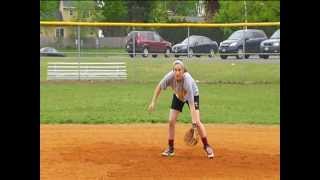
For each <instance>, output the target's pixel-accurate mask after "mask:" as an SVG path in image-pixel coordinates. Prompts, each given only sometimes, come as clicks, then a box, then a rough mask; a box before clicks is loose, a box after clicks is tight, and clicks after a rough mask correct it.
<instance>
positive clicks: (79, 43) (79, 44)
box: [78, 25, 81, 80]
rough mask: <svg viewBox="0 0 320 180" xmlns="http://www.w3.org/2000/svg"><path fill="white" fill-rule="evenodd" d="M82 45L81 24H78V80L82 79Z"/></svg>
mask: <svg viewBox="0 0 320 180" xmlns="http://www.w3.org/2000/svg"><path fill="white" fill-rule="evenodd" d="M80 46H81V42H80V26H79V25H78V80H80V56H81V54H80Z"/></svg>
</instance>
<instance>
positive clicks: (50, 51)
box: [40, 47, 65, 57]
mask: <svg viewBox="0 0 320 180" xmlns="http://www.w3.org/2000/svg"><path fill="white" fill-rule="evenodd" d="M40 56H56V57H64V56H65V55H64V54H63V53H61V52H58V51H57V50H56V49H55V48H52V47H44V48H41V49H40Z"/></svg>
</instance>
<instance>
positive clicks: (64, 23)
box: [40, 21, 280, 28]
mask: <svg viewBox="0 0 320 180" xmlns="http://www.w3.org/2000/svg"><path fill="white" fill-rule="evenodd" d="M40 25H41V26H88V27H93V26H95V27H97V26H98V27H102V26H109V27H124V26H125V27H203V28H208V27H251V26H280V22H251V23H249V22H247V23H132V22H72V21H40Z"/></svg>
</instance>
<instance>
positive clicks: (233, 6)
mask: <svg viewBox="0 0 320 180" xmlns="http://www.w3.org/2000/svg"><path fill="white" fill-rule="evenodd" d="M219 5H220V8H219V10H218V12H217V13H216V15H215V16H213V18H212V21H213V22H215V23H238V22H245V6H244V1H219ZM246 6H247V22H278V21H280V1H246ZM257 28H258V27H257ZM276 28H278V27H271V28H270V27H267V28H261V27H259V29H263V30H265V32H266V33H267V35H270V33H272V32H273V31H274V30H275V29H276ZM237 29H239V28H223V31H224V35H225V37H227V36H229V35H230V34H231V33H232V32H233V31H235V30H237Z"/></svg>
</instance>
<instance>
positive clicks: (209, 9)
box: [205, 0, 219, 22]
mask: <svg viewBox="0 0 320 180" xmlns="http://www.w3.org/2000/svg"><path fill="white" fill-rule="evenodd" d="M205 5H206V17H205V21H206V22H211V21H212V18H213V16H214V15H215V14H216V13H217V12H218V9H219V2H218V0H206V3H205Z"/></svg>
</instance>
